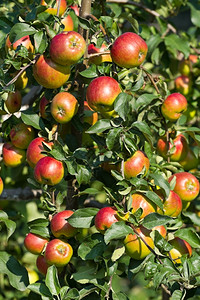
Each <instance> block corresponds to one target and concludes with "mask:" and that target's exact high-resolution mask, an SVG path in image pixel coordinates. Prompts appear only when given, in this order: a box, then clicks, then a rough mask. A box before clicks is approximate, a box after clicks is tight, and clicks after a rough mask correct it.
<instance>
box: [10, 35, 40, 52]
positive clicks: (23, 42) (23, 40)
mask: <svg viewBox="0 0 200 300" xmlns="http://www.w3.org/2000/svg"><path fill="white" fill-rule="evenodd" d="M20 45H22V46H24V47H26V48H27V49H28V51H29V52H30V53H34V47H33V45H32V43H31V40H30V37H29V35H25V36H23V37H21V38H20V39H19V40H17V41H16V42H14V43H13V44H12V43H11V42H10V39H9V36H8V37H7V39H6V45H5V47H6V51H8V49H10V50H16V49H17V47H18V46H20Z"/></svg>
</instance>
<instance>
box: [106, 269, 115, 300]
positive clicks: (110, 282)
mask: <svg viewBox="0 0 200 300" xmlns="http://www.w3.org/2000/svg"><path fill="white" fill-rule="evenodd" d="M112 280H113V275H111V276H110V279H109V282H108V283H109V288H108V291H107V293H106V295H105V299H107V300H109V294H110V291H111V288H112Z"/></svg>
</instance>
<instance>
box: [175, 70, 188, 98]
mask: <svg viewBox="0 0 200 300" xmlns="http://www.w3.org/2000/svg"><path fill="white" fill-rule="evenodd" d="M174 83H175V88H176V90H177V91H178V92H180V93H181V94H183V95H184V96H187V95H188V94H189V93H190V92H191V89H192V82H191V79H190V77H188V76H185V75H181V76H178V77H177V78H176V79H175V81H174Z"/></svg>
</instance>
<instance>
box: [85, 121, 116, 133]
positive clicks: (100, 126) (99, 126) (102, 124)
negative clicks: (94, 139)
mask: <svg viewBox="0 0 200 300" xmlns="http://www.w3.org/2000/svg"><path fill="white" fill-rule="evenodd" d="M111 127H112V126H111V124H110V120H108V119H102V120H99V121H97V122H96V123H95V124H94V125H93V126H91V127H90V128H89V129H88V130H87V131H86V133H102V132H104V131H106V130H107V129H110V128H111Z"/></svg>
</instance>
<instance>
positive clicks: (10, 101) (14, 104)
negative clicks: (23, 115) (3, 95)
mask: <svg viewBox="0 0 200 300" xmlns="http://www.w3.org/2000/svg"><path fill="white" fill-rule="evenodd" d="M5 104H6V107H7V109H8V111H9V113H11V114H13V113H15V112H17V111H19V110H20V108H21V105H22V95H21V93H20V91H18V90H16V91H15V92H14V93H12V92H10V93H8V98H7V99H6V101H5Z"/></svg>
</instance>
